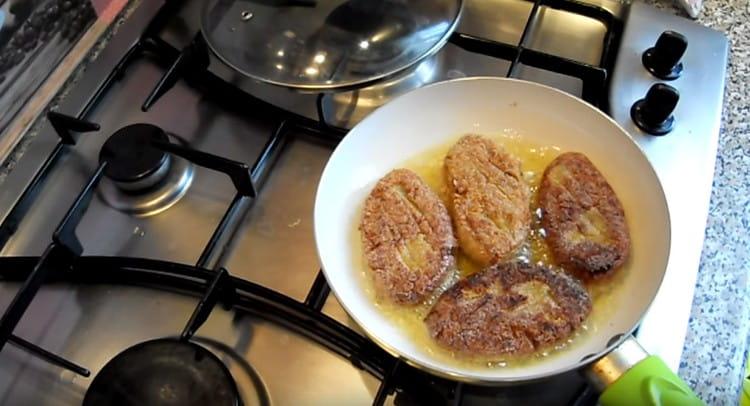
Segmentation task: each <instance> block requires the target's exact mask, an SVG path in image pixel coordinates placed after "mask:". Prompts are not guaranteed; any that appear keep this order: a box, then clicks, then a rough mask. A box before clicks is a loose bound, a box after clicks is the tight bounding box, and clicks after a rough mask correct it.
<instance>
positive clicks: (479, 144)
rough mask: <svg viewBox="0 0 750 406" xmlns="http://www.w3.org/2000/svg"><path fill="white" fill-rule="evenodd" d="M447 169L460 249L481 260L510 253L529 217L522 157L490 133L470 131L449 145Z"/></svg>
mask: <svg viewBox="0 0 750 406" xmlns="http://www.w3.org/2000/svg"><path fill="white" fill-rule="evenodd" d="M445 174H446V183H447V186H448V190H449V193H450V207H451V214H452V217H453V224H454V225H455V229H456V235H457V237H458V240H459V242H460V244H461V249H462V250H463V251H464V252H465V253H466V255H467V256H469V257H470V258H471V259H473V260H474V261H476V262H477V263H479V264H481V265H482V266H487V265H491V264H494V263H497V262H500V261H502V260H504V259H506V257H507V256H508V254H510V253H511V252H513V251H515V250H516V249H517V248H518V246H519V245H520V244H521V243H522V242H523V240H524V239H525V238H526V235H527V234H528V232H529V223H530V220H531V216H530V210H529V199H530V191H529V187H528V185H527V184H526V182H525V181H524V179H523V174H522V173H521V162H520V160H518V159H517V158H516V157H514V156H512V155H511V154H509V153H507V152H506V151H505V150H503V148H502V147H500V146H499V145H497V144H495V143H494V142H492V141H491V140H489V139H487V138H483V137H481V136H478V135H466V136H464V137H462V138H461V139H460V140H459V141H458V142H457V143H456V144H455V145H454V146H453V147H451V149H450V150H449V151H448V154H447V155H446V157H445Z"/></svg>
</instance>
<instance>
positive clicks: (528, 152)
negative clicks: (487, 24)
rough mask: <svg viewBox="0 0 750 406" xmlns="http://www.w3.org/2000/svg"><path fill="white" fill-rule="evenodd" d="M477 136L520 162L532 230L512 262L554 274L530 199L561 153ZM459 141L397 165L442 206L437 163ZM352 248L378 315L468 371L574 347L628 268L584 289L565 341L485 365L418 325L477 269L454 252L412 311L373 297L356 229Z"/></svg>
mask: <svg viewBox="0 0 750 406" xmlns="http://www.w3.org/2000/svg"><path fill="white" fill-rule="evenodd" d="M481 135H483V136H485V137H488V138H491V139H493V140H494V141H496V142H497V143H498V144H500V145H502V146H503V148H505V150H506V151H508V152H509V153H511V154H513V155H515V156H516V157H518V158H519V159H520V160H521V162H522V169H523V172H524V177H525V179H526V181H527V182H528V184H529V185H530V187H531V192H532V197H531V212H532V217H533V220H532V227H531V228H532V230H531V233H530V235H529V238H528V239H527V241H526V243H525V244H524V245H523V246H522V247H521V248H520V249H519V251H518V253H517V259H528V260H529V261H531V262H532V263H540V264H542V265H545V266H549V267H552V268H553V269H559V267H558V266H557V264H556V263H555V262H554V258H553V257H552V254H551V253H550V251H549V248H548V246H547V244H546V243H545V241H544V230H543V228H542V227H541V224H540V220H541V218H540V215H541V212H540V210H538V205H537V198H536V195H537V191H538V188H539V184H540V182H541V178H542V174H543V173H544V169H545V168H546V167H547V165H548V164H549V163H550V162H552V160H553V159H555V157H556V156H557V155H559V154H560V153H561V152H562V151H561V150H560V149H559V148H557V147H555V146H540V145H537V144H534V143H531V142H529V141H528V140H524V139H523V138H522V137H520V136H518V135H517V134H513V133H504V134H501V135H488V134H481ZM459 137H460V135H459V136H457V137H456V138H455V139H452V140H450V141H449V142H447V143H445V144H444V145H440V146H438V147H435V148H433V149H430V150H427V151H425V152H423V153H421V154H419V155H417V156H415V157H413V158H411V159H409V160H407V161H405V162H404V163H403V164H402V165H401V167H403V168H408V169H411V170H413V171H414V172H416V173H417V174H418V175H419V176H420V177H421V178H422V179H423V180H424V181H425V183H426V184H427V185H428V186H430V188H432V190H434V191H435V192H436V193H437V194H438V196H440V198H441V199H442V200H443V202H444V203H445V202H447V201H448V200H447V199H448V191H447V187H446V184H445V178H444V171H443V160H444V158H445V155H446V154H447V152H448V150H449V149H450V148H451V146H453V144H455V142H456V141H457V140H458V138H459ZM353 243H354V246H355V253H357V257H359V258H361V261H362V268H361V269H362V270H363V272H362V277H363V278H364V280H365V287H366V292H367V294H368V296H369V297H370V298H371V299H372V300H373V301H374V302H375V303H376V306H377V307H378V308H379V309H380V311H381V312H382V313H383V314H384V315H385V316H386V317H388V318H389V319H391V320H393V322H394V323H396V324H397V325H398V326H399V327H400V328H401V329H402V330H403V331H405V332H406V333H407V335H408V336H409V337H410V338H411V339H412V340H413V341H414V343H415V344H416V346H417V347H420V348H422V349H424V351H426V352H427V353H429V354H430V355H432V356H434V357H435V358H438V359H442V360H444V361H446V362H448V363H451V364H454V365H460V366H462V367H465V368H473V369H478V368H487V367H490V368H499V367H506V368H508V367H510V368H512V367H523V366H527V365H529V364H532V363H534V362H539V361H542V360H544V359H548V358H549V357H553V356H555V355H559V354H561V353H563V352H564V351H565V350H566V349H569V348H572V347H573V346H575V344H576V343H577V342H580V341H583V340H584V339H585V338H586V336H588V335H590V334H594V333H596V332H597V330H598V326H601V325H603V324H604V323H606V322H607V320H608V319H609V317H610V315H611V314H612V312H613V311H614V310H616V309H614V307H615V306H614V305H613V303H612V302H613V297H612V295H611V294H610V293H611V292H612V290H613V288H614V287H615V286H616V285H618V284H619V281H621V280H622V278H623V276H624V275H625V274H626V273H627V267H628V264H627V263H626V265H625V267H623V269H620V270H619V271H618V272H617V273H616V274H615V275H614V276H613V277H612V278H611V279H609V280H608V281H606V283H599V284H594V285H590V286H587V289H588V291H589V293H590V294H591V296H592V299H593V308H592V312H591V314H590V315H589V317H588V318H587V319H586V321H585V322H584V324H583V326H582V327H581V328H579V330H578V331H577V332H575V333H574V334H573V335H571V336H570V337H569V338H568V339H567V340H564V341H562V342H561V343H558V344H557V345H555V346H553V347H550V348H544V349H540V350H539V351H538V352H537V353H535V354H533V355H531V356H525V357H514V358H511V357H506V358H504V359H487V358H486V357H468V356H466V355H462V354H455V353H453V352H452V351H450V350H447V349H445V348H443V347H440V346H439V345H438V344H437V343H436V342H435V341H434V340H433V339H432V338H431V337H430V335H429V332H428V330H427V327H426V326H425V324H424V322H423V319H424V317H425V316H426V315H427V313H428V312H429V311H430V308H431V307H432V305H433V304H434V302H435V300H436V299H437V297H438V296H440V294H441V293H442V292H444V291H445V290H446V289H448V288H449V287H450V286H452V285H453V284H454V283H455V282H456V281H457V280H459V279H460V278H464V277H466V276H469V275H471V274H473V273H475V272H477V271H479V270H480V269H481V268H480V266H478V265H477V264H475V263H474V262H473V261H472V260H470V259H469V258H468V257H467V256H466V255H464V254H463V253H462V252H460V251H459V253H458V255H457V268H458V269H456V270H454V271H453V273H452V275H451V277H449V278H448V279H447V280H446V283H444V284H443V286H442V287H441V288H440V289H438V291H437V292H436V293H435V294H434V295H433V297H432V298H431V299H430V300H428V301H427V302H426V303H424V304H422V305H420V306H417V307H402V306H397V305H393V304H391V303H388V302H386V301H382V300H380V299H379V298H377V297H376V295H375V290H374V288H373V284H372V278H371V277H370V275H369V270H368V268H367V264H366V262H365V260H364V257H363V255H362V243H361V240H360V234H359V231H358V230H357V227H356V225H355V227H354V238H353Z"/></svg>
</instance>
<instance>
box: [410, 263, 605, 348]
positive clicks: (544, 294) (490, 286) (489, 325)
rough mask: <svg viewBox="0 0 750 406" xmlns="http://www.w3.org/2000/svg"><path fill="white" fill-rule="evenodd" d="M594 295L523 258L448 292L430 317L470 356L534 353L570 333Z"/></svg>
mask: <svg viewBox="0 0 750 406" xmlns="http://www.w3.org/2000/svg"><path fill="white" fill-rule="evenodd" d="M590 312H591V298H590V297H589V295H588V293H587V292H586V289H585V288H584V287H583V286H582V285H581V283H580V282H578V280H576V279H575V278H573V277H572V276H570V275H567V274H565V273H563V272H553V271H551V270H549V269H548V268H545V267H542V266H537V265H528V264H524V263H521V262H508V263H502V264H498V265H494V266H492V267H490V268H486V269H484V270H482V271H480V272H477V273H475V274H473V275H471V276H470V277H468V278H466V279H464V280H461V281H459V282H458V283H456V284H455V285H453V286H452V287H451V288H450V289H448V290H447V291H445V292H444V293H443V294H442V295H441V296H440V298H439V299H438V301H437V303H436V304H435V306H434V307H433V308H432V310H431V311H430V313H429V314H428V315H427V317H426V318H425V322H426V323H427V327H428V328H429V331H430V334H431V335H432V337H433V338H434V339H435V340H436V341H437V342H438V343H439V344H441V345H442V346H444V347H447V348H448V349H451V350H453V351H456V352H459V353H462V354H465V355H481V356H502V355H508V356H513V355H528V354H530V353H532V352H534V351H537V350H539V349H540V347H546V346H548V345H551V344H554V343H556V342H558V341H560V340H563V339H565V338H567V337H568V336H570V335H571V334H572V333H573V332H574V331H575V330H576V329H577V328H578V327H580V326H581V324H582V323H583V321H584V320H585V319H586V317H587V316H588V314H589V313H590Z"/></svg>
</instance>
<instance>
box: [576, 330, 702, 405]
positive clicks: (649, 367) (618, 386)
mask: <svg viewBox="0 0 750 406" xmlns="http://www.w3.org/2000/svg"><path fill="white" fill-rule="evenodd" d="M584 375H586V377H587V378H588V380H589V382H590V383H591V385H592V386H593V387H594V388H596V389H597V390H598V391H599V392H601V396H600V397H599V404H600V405H602V406H626V405H627V406H630V405H638V406H640V405H643V406H692V405H703V404H704V403H703V402H702V401H701V400H700V399H699V398H698V397H697V396H696V395H695V394H694V393H693V392H692V391H691V390H690V387H688V386H687V384H685V382H683V381H682V379H680V377H678V376H677V375H676V374H675V373H674V372H672V370H671V369H669V367H667V365H666V364H665V363H664V361H662V360H661V358H659V357H657V356H654V355H649V354H648V353H647V352H646V350H645V349H643V347H641V345H640V344H638V341H636V339H635V338H634V337H633V336H628V337H626V338H625V339H624V340H623V341H622V342H620V344H619V345H618V346H617V347H616V348H615V349H614V350H612V352H610V353H609V354H607V355H605V356H604V357H602V358H600V359H598V360H596V361H594V362H593V363H591V364H590V365H589V366H588V367H587V368H586V369H585V370H584Z"/></svg>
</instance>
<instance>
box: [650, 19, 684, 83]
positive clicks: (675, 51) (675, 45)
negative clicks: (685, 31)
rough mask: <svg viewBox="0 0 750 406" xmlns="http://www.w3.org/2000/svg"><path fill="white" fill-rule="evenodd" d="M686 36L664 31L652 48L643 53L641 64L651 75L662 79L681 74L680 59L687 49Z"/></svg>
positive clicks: (673, 77) (672, 77)
mask: <svg viewBox="0 0 750 406" xmlns="http://www.w3.org/2000/svg"><path fill="white" fill-rule="evenodd" d="M687 45H688V43H687V38H685V36H684V35H682V34H680V33H679V32H675V31H664V32H663V33H661V35H660V36H659V39H657V40H656V44H654V46H653V47H652V48H649V49H647V50H646V52H644V53H643V58H642V61H643V66H645V67H646V69H648V71H649V72H651V74H652V75H654V76H656V77H657V78H660V79H664V80H673V79H677V78H678V77H680V74H682V62H680V59H681V58H682V55H684V54H685V50H686V49H687Z"/></svg>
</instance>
